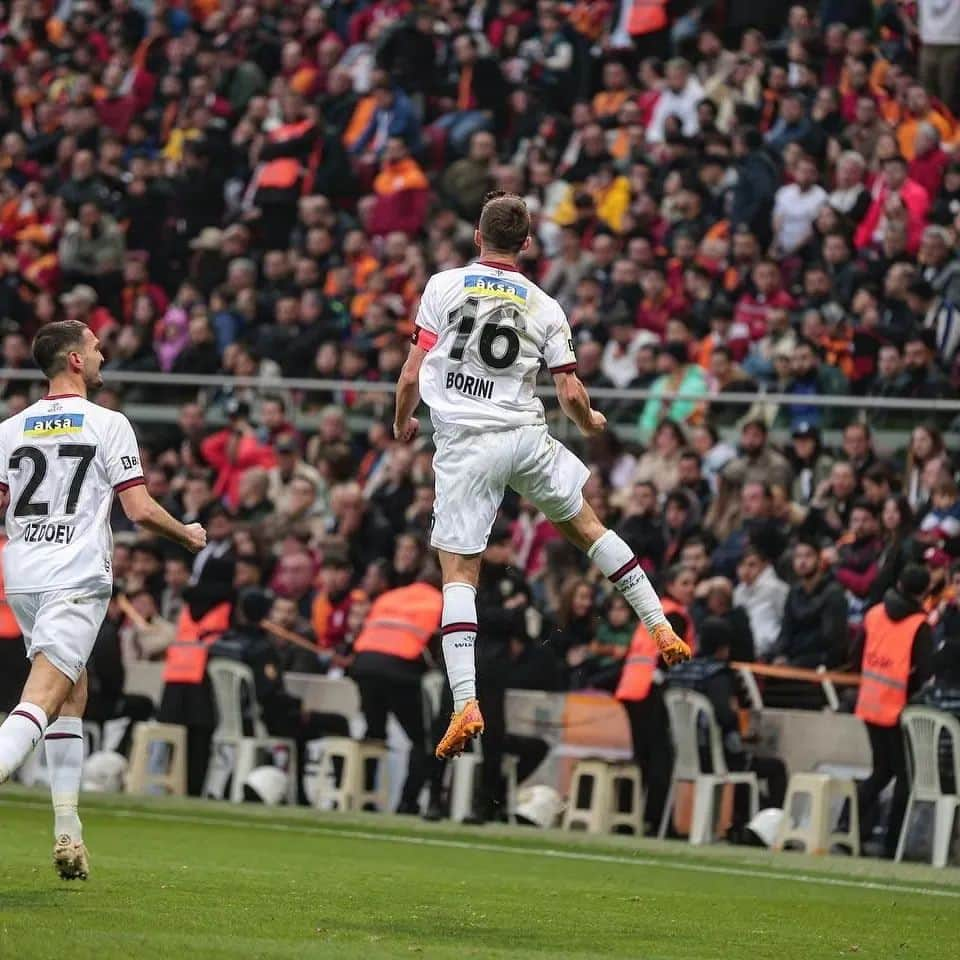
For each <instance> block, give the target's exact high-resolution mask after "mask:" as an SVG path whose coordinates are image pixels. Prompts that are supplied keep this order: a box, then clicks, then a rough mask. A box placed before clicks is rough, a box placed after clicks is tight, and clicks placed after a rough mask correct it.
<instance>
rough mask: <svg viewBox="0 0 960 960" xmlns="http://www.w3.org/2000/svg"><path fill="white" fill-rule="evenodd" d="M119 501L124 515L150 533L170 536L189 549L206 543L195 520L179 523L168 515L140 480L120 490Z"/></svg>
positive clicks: (196, 550)
mask: <svg viewBox="0 0 960 960" xmlns="http://www.w3.org/2000/svg"><path fill="white" fill-rule="evenodd" d="M119 496H120V505H121V506H122V507H123V512H124V513H125V514H126V515H127V518H128V519H129V520H130V521H131V522H133V523H136V524H139V525H140V526H141V527H143V528H144V529H146V530H149V531H150V532H151V533H155V534H157V535H159V536H161V537H166V538H167V539H168V540H173V541H174V542H175V543H179V544H181V545H182V546H184V547H186V548H187V549H188V550H190V551H191V552H193V553H198V552H199V551H201V550H202V549H203V548H204V547H205V546H206V545H207V532H206V530H204V529H203V527H202V526H200V524H199V523H188V524H183V523H181V522H180V521H179V520H177V519H175V518H174V517H172V516H171V515H170V514H169V513H168V512H167V511H166V510H164V508H163V507H161V506H160V504H159V503H157V501H156V500H154V499H153V497H151V496H150V494H149V493H147V488H146V487H145V486H144V485H143V484H138V485H137V486H135V487H128V488H127V489H126V490H121V491H120V494H119Z"/></svg>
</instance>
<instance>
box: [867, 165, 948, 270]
mask: <svg viewBox="0 0 960 960" xmlns="http://www.w3.org/2000/svg"><path fill="white" fill-rule="evenodd" d="M873 191H874V192H873V202H872V203H871V204H870V207H869V209H868V210H867V215H866V216H865V217H864V218H863V221H862V222H861V223H860V226H859V227H857V232H856V234H855V235H854V238H853V239H854V243H855V244H856V246H857V249H858V250H862V249H863V248H864V247H878V246H879V245H880V243H881V241H882V240H883V234H884V231H885V230H886V226H887V223H889V222H890V220H891V219H902V220H904V221H905V226H906V228H907V252H908V253H910V254H915V253H916V252H917V250H918V249H919V247H920V238H921V237H922V235H923V228H924V227H925V226H926V224H927V211H928V210H929V209H930V197H929V196H928V195H927V191H926V190H924V189H923V187H921V186H920V184H919V183H917V182H916V181H915V180H911V179H910V178H909V177H908V176H907V161H906V160H905V159H904V158H903V157H901V156H899V155H897V156H894V157H888V158H887V159H886V160H884V162H883V177H882V178H881V179H880V180H878V181H877V183H876V184H875V185H874V188H873Z"/></svg>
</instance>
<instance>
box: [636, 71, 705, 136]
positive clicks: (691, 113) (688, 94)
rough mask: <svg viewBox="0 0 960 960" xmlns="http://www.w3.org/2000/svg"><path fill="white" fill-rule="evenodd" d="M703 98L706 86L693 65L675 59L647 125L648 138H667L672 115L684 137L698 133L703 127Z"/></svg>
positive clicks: (667, 72)
mask: <svg viewBox="0 0 960 960" xmlns="http://www.w3.org/2000/svg"><path fill="white" fill-rule="evenodd" d="M701 100H703V87H702V86H700V81H699V80H697V78H696V77H695V76H694V75H693V73H692V72H691V69H690V64H689V63H687V61H686V60H682V59H679V58H677V59H674V60H671V61H670V62H669V63H668V64H667V70H666V84H665V86H664V88H663V89H662V90H661V91H660V97H659V99H658V100H657V104H656V106H655V107H654V108H653V115H652V116H651V118H650V123H649V125H648V127H647V141H648V142H649V143H662V142H663V141H664V140H665V139H666V134H667V119H668V118H669V117H676V118H677V120H678V121H679V124H680V132H681V133H682V134H683V136H685V137H692V136H695V135H696V134H697V133H698V132H699V130H700V122H699V119H698V117H697V104H699V103H700V101H701Z"/></svg>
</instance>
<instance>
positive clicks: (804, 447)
mask: <svg viewBox="0 0 960 960" xmlns="http://www.w3.org/2000/svg"><path fill="white" fill-rule="evenodd" d="M791 438H792V441H793V442H792V444H791V446H790V447H788V448H787V450H786V453H787V458H788V459H789V461H790V465H791V467H792V468H793V473H794V480H793V487H792V489H791V496H792V498H793V499H794V500H795V501H796V502H797V503H800V504H807V503H809V502H810V501H811V500H812V499H813V496H814V494H815V492H816V490H817V489H818V487H820V485H821V484H822V483H823V482H824V481H825V480H827V479H828V477H829V476H830V470H831V468H832V466H833V457H831V456H830V455H829V454H828V453H827V452H826V450H824V448H823V445H822V443H821V440H820V431H819V429H818V428H817V427H815V426H814V425H813V424H811V423H807V422H803V423H798V424H797V425H796V426H795V427H794V428H793V431H792V433H791Z"/></svg>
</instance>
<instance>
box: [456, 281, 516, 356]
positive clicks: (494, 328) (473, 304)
mask: <svg viewBox="0 0 960 960" xmlns="http://www.w3.org/2000/svg"><path fill="white" fill-rule="evenodd" d="M479 309H480V300H479V299H478V298H477V297H467V299H466V300H464V302H463V306H462V307H457V309H456V310H451V311H450V312H449V313H448V314H447V322H448V323H457V322H459V326H458V327H457V336H456V339H455V340H454V341H453V346H452V347H451V348H450V359H451V360H455V361H456V362H457V363H460V362H462V360H463V353H464V351H465V350H466V349H467V341H469V339H470V334H472V333H473V328H474V327H475V326H476V323H477V312H478V311H479ZM494 316H495V317H496V319H495V320H491V321H488V322H487V323H485V324H484V325H483V326H482V327H481V328H480V347H479V350H480V359H481V360H482V361H483V362H484V363H485V364H486V365H487V366H488V367H490V368H491V369H493V370H506V369H507V367H509V366H511V365H512V364H513V362H514V360H516V359H517V356H518V355H519V353H520V335H519V334H518V333H517V331H516V321H517V316H518V311H517V309H516V307H513V306H510V305H509V304H504V305H503V306H501V307H499V308H498V309H497V312H496V313H495V314H494ZM510 324H513V325H512V326H511V325H510Z"/></svg>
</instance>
